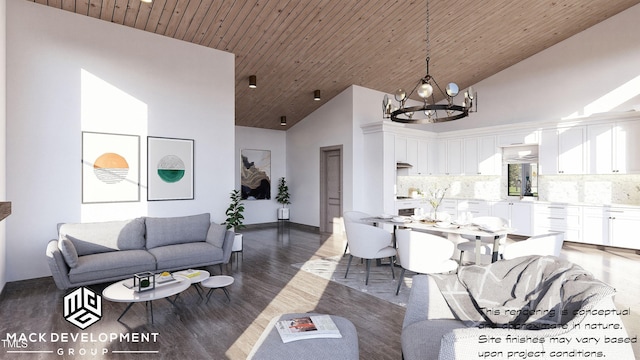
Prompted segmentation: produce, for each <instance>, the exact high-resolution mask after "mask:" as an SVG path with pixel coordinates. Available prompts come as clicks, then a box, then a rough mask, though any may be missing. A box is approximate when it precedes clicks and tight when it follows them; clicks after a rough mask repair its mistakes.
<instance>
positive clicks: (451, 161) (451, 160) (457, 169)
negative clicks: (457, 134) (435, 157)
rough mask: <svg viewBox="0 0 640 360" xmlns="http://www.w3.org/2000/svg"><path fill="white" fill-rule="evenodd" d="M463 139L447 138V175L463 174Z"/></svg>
mask: <svg viewBox="0 0 640 360" xmlns="http://www.w3.org/2000/svg"><path fill="white" fill-rule="evenodd" d="M462 154H463V153H462V139H449V140H447V170H446V174H447V175H460V174H462Z"/></svg>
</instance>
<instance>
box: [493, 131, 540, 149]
mask: <svg viewBox="0 0 640 360" xmlns="http://www.w3.org/2000/svg"><path fill="white" fill-rule="evenodd" d="M537 143H538V132H537V131H518V132H513V133H508V134H500V135H498V140H497V144H496V145H498V147H505V146H514V145H527V144H537Z"/></svg>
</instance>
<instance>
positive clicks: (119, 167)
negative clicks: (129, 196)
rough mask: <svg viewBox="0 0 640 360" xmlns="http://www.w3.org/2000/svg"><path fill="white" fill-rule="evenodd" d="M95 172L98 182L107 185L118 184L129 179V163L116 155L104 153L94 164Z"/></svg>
mask: <svg viewBox="0 0 640 360" xmlns="http://www.w3.org/2000/svg"><path fill="white" fill-rule="evenodd" d="M93 172H94V174H95V175H96V177H97V178H98V180H100V181H102V182H104V183H107V184H117V183H119V182H121V181H123V180H124V179H126V178H127V174H128V173H129V163H127V160H126V159H125V158H124V157H122V156H121V155H118V154H116V153H104V154H102V155H100V156H99V157H98V158H97V159H96V161H95V162H94V163H93Z"/></svg>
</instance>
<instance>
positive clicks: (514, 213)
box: [491, 201, 533, 236]
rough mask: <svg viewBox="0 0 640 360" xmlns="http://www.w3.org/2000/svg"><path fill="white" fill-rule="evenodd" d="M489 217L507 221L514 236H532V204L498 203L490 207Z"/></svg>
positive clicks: (516, 202)
mask: <svg viewBox="0 0 640 360" xmlns="http://www.w3.org/2000/svg"><path fill="white" fill-rule="evenodd" d="M491 215H492V216H497V217H501V218H503V219H505V220H507V221H508V222H509V225H510V226H511V227H512V228H514V231H513V233H514V234H516V235H523V236H531V235H533V225H532V223H533V221H532V219H533V203H529V202H518V201H498V202H496V203H494V204H493V206H492V207H491Z"/></svg>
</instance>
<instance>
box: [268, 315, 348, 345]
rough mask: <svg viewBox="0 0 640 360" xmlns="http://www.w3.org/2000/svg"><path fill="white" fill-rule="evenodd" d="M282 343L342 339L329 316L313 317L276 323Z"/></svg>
mask: <svg viewBox="0 0 640 360" xmlns="http://www.w3.org/2000/svg"><path fill="white" fill-rule="evenodd" d="M276 329H278V333H279V334H280V337H281V338H282V342H284V343H288V342H291V341H296V340H303V339H318V338H341V337H342V335H341V334H340V330H338V327H337V326H336V324H335V323H334V322H333V320H331V316H329V315H311V316H303V317H297V318H293V319H288V320H280V321H278V322H277V323H276Z"/></svg>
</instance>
